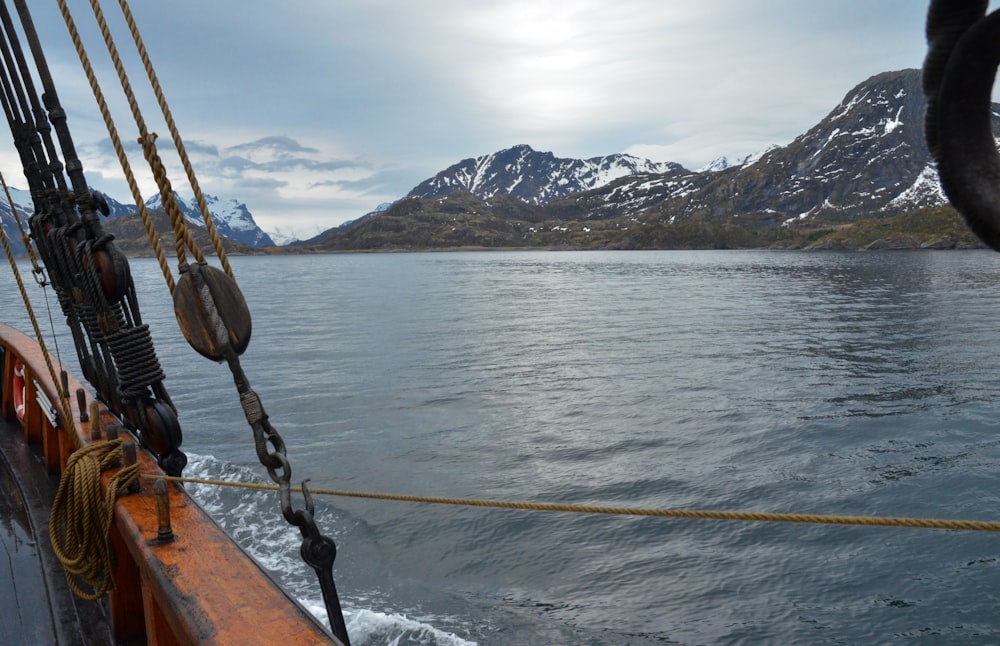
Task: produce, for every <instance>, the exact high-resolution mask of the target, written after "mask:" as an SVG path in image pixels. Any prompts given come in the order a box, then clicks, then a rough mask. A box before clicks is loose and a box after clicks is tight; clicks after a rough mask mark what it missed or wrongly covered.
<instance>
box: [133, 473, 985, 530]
mask: <svg viewBox="0 0 1000 646" xmlns="http://www.w3.org/2000/svg"><path fill="white" fill-rule="evenodd" d="M140 477H142V478H150V479H152V478H163V479H164V480H172V481H174V482H186V483H191V484H204V485H216V486H220V487H240V488H244V489H259V490H265V491H277V490H278V486H277V485H269V484H258V483H253V482H227V481H225V480H211V479H206V478H184V477H169V476H161V475H158V474H156V475H153V474H145V473H144V474H141V475H140ZM292 491H301V488H300V487H292ZM309 493H310V494H313V495H320V496H340V497H347V498H368V499H372V500H391V501H396V502H420V503H430V504H435V505H458V506H463V507H493V508H498V509H523V510H529V511H561V512H569V513H577V514H603V515H614V516H654V517H660V518H691V519H700V520H739V521H753V522H772V523H813V524H825V525H863V526H868V527H910V528H922V529H954V530H965V531H978V532H1000V521H983V520H950V519H937V518H903V517H893V516H836V515H823V514H780V513H771V512H757V511H711V510H699V509H646V508H642V507H614V506H606V505H568V504H562V503H543V502H517V501H505V500H476V499H470V498H441V497H437V496H410V495H405V494H391V493H368V492H358V491H341V490H337V489H313V488H312V487H310V488H309Z"/></svg>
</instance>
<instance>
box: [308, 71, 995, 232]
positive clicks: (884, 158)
mask: <svg viewBox="0 0 1000 646" xmlns="http://www.w3.org/2000/svg"><path fill="white" fill-rule="evenodd" d="M998 114H1000V106H998V109H996V110H994V125H995V127H996V128H997V129H998V130H1000V117H998V116H997V115H998ZM923 119H924V99H923V92H922V88H921V74H920V71H919V70H914V69H910V70H902V71H897V72H886V73H883V74H878V75H876V76H873V77H871V78H870V79H868V80H866V81H864V82H863V83H860V84H858V85H857V86H856V87H854V88H853V89H851V90H850V91H849V92H848V93H847V94H846V95H845V97H844V99H843V100H842V101H841V102H840V103H839V104H838V105H836V106H835V107H834V108H833V109H832V110H831V111H830V112H829V113H828V114H827V115H826V116H825V117H824V118H823V119H822V120H821V121H820V122H819V123H817V124H816V125H815V126H813V127H812V128H810V129H809V130H808V131H807V132H805V133H803V134H802V135H800V136H798V137H796V138H795V140H794V141H792V142H791V143H789V144H787V145H785V146H772V147H770V148H768V149H766V150H764V151H761V152H760V153H759V154H756V155H751V156H749V157H747V158H746V159H744V160H742V161H741V162H738V163H733V162H730V161H729V160H725V159H723V160H717V162H713V163H712V164H710V165H709V166H707V167H705V168H703V169H700V170H697V171H692V170H688V169H686V168H684V167H683V166H681V165H679V164H653V163H652V162H642V161H641V160H636V159H635V158H632V157H629V156H627V155H619V156H609V157H601V158H595V159H591V160H567V159H559V158H557V157H555V156H554V155H552V154H551V153H539V152H536V151H534V150H532V149H531V148H530V147H528V146H515V147H514V148H510V149H507V150H503V151H500V152H498V153H495V154H492V155H484V156H481V157H477V158H475V159H466V160H463V161H461V162H459V163H457V164H455V165H453V166H451V167H449V168H448V169H446V170H444V171H442V172H441V173H438V174H437V175H436V176H435V177H433V178H430V179H428V180H426V181H424V182H422V183H421V184H419V185H418V186H417V187H415V188H414V189H413V190H412V191H411V192H410V193H409V195H407V197H406V199H404V200H401V201H400V202H397V203H396V204H395V205H394V206H393V207H392V208H390V209H388V210H387V211H385V212H384V213H380V214H370V215H371V217H368V216H366V218H363V219H361V220H358V221H357V222H355V223H354V224H353V225H351V226H348V227H342V228H341V229H340V230H338V231H336V232H335V233H332V234H331V235H328V236H327V235H325V234H324V236H320V237H319V238H320V239H321V240H322V242H321V243H320V246H321V247H323V248H326V249H358V248H360V249H374V248H425V247H429V246H430V247H434V246H465V245H472V246H561V245H566V246H572V247H580V248H649V247H654V248H678V247H679V248H704V247H713V246H722V247H726V246H810V245H811V246H815V245H817V244H819V242H818V241H821V240H822V239H823V237H824V236H832V237H831V238H830V239H831V240H833V239H836V240H838V242H837V243H836V244H837V245H841V246H842V245H848V246H849V245H850V244H854V243H852V242H850V241H849V240H850V238H849V236H846V234H845V233H844V231H841V230H840V229H841V228H842V227H844V226H845V225H849V224H851V223H856V222H860V221H862V220H865V221H867V220H869V219H872V218H874V219H876V220H880V221H885V222H890V221H891V223H892V225H893V226H900V227H905V226H917V224H916V223H918V222H919V223H920V224H919V227H920V228H921V231H922V233H921V236H923V237H917V238H913V239H912V240H909V241H908V242H905V243H904V242H900V243H899V244H907V245H917V246H919V245H921V244H925V243H927V244H931V243H933V244H934V245H935V246H949V245H952V246H956V245H957V246H970V245H975V244H976V243H975V240H974V238H967V237H966V236H967V234H968V232H967V231H965V230H964V228H962V227H961V226H958V227H957V228H954V227H952V225H951V222H952V219H951V218H952V215H953V214H952V215H948V214H942V213H939V212H937V211H933V212H931V211H927V212H926V213H927V214H931V213H933V215H927V217H917V218H909V219H907V218H901V219H893V218H894V216H897V215H900V214H903V213H906V212H910V211H914V210H916V209H928V208H934V207H940V206H943V205H945V204H946V201H945V199H944V196H943V193H942V192H941V189H940V186H939V184H938V180H937V176H936V173H935V171H934V168H933V165H932V163H931V159H930V154H929V152H928V150H927V146H926V144H925V143H924V139H923ZM500 198H504V199H500ZM512 201H513V202H512ZM515 203H517V204H520V206H517V205H516V204H515ZM931 221H933V222H935V223H938V224H939V225H941V226H944V227H946V228H947V229H948V231H949V232H950V233H949V236H951V237H949V238H947V239H938V238H939V237H938V238H934V239H933V240H931V239H930V238H933V237H934V235H935V234H934V231H933V227H929V226H928V223H929V222H931ZM862 228H863V229H864V231H866V232H867V233H866V234H865V235H866V236H869V235H875V233H876V232H877V231H878V230H879V229H878V227H872V226H868V225H867V224H866V225H865V227H862ZM892 235H895V234H892ZM865 239H867V238H865ZM874 242H877V240H869V241H868V242H865V243H864V245H867V244H869V243H874ZM857 244H862V243H861V242H860V239H859V241H858V242H857Z"/></svg>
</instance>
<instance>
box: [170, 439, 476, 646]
mask: <svg viewBox="0 0 1000 646" xmlns="http://www.w3.org/2000/svg"><path fill="white" fill-rule="evenodd" d="M185 475H187V476H189V477H192V478H205V479H216V480H226V481H241V482H264V480H263V478H261V477H260V476H259V475H258V474H257V473H256V472H254V471H253V470H251V469H248V468H246V467H241V466H238V465H234V464H231V463H228V462H224V461H222V460H219V459H217V458H215V457H213V456H210V455H197V454H194V453H189V454H188V466H187V469H186V474H185ZM187 490H188V492H189V493H190V494H191V496H192V497H193V498H194V499H195V500H196V501H197V502H198V504H199V505H201V506H202V507H203V508H204V509H205V510H206V511H207V512H209V514H211V516H212V518H214V519H215V521H216V522H217V523H219V524H220V525H221V526H222V528H223V529H225V530H226V533H228V534H229V535H230V536H232V537H233V539H234V540H235V541H236V542H237V543H239V545H240V547H242V548H243V549H244V551H246V552H247V553H248V554H249V555H250V556H251V557H252V558H253V559H254V560H255V561H257V562H258V563H259V564H260V565H261V566H262V567H263V568H264V569H266V570H267V571H268V572H271V573H272V574H273V575H274V577H275V579H276V580H277V581H278V583H279V584H280V585H281V586H282V587H283V588H285V589H286V590H287V591H288V592H289V593H290V594H292V595H293V596H294V597H295V598H297V599H298V601H299V603H300V604H302V606H303V607H304V608H305V609H306V610H308V611H309V612H310V613H312V614H313V615H314V616H315V617H316V618H317V619H318V620H319V621H320V623H321V624H322V625H324V626H327V625H329V624H328V619H327V613H326V608H325V607H324V605H323V601H322V597H321V596H320V595H319V590H318V588H317V584H316V579H315V575H314V574H313V573H312V571H311V570H309V568H308V567H307V566H306V565H305V564H304V563H303V562H302V560H301V558H299V556H298V549H299V533H298V532H297V531H294V532H293V531H289V528H288V525H287V524H286V523H285V521H284V519H283V518H282V517H281V514H280V513H279V510H278V507H277V505H276V504H275V503H276V499H275V497H274V495H272V494H273V492H264V491H256V490H249V489H240V490H234V489H228V488H223V487H215V486H212V485H198V484H189V485H187ZM314 594H315V596H313V595H314ZM341 601H342V602H343V604H344V606H345V607H344V620H345V621H346V622H347V631H348V633H349V634H350V637H351V643H352V644H355V645H356V646H364V645H375V644H385V645H386V646H398V645H399V644H400V643H404V644H428V645H434V646H474V645H475V644H476V642H472V641H467V640H464V639H462V638H460V637H458V636H456V635H453V634H451V633H447V632H445V631H442V630H439V629H437V628H435V627H434V626H432V625H430V624H428V623H424V622H421V621H417V620H414V619H410V618H409V617H407V616H406V615H401V614H394V613H385V612H378V611H375V610H370V609H367V608H353V607H350V603H351V600H350V599H346V598H342V599H341ZM431 620H432V619H431Z"/></svg>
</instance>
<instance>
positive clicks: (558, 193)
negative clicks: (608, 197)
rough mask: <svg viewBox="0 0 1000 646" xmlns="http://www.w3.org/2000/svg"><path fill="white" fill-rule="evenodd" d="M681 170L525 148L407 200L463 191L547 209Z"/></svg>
mask: <svg viewBox="0 0 1000 646" xmlns="http://www.w3.org/2000/svg"><path fill="white" fill-rule="evenodd" d="M678 168H681V166H680V165H678V164H671V163H663V162H653V161H650V160H648V159H640V158H638V157H634V156H632V155H628V154H615V155H606V156H603V157H593V158H590V159H564V158H559V157H556V156H555V155H553V154H552V153H551V152H539V151H536V150H534V149H532V148H531V147H530V146H527V145H523V144H522V145H519V146H514V147H512V148H507V149H504V150H501V151H498V152H495V153H490V154H488V155H481V156H479V157H475V158H470V159H464V160H462V161H460V162H459V163H457V164H454V165H452V166H450V167H449V168H447V169H445V170H443V171H441V172H440V173H438V174H437V175H436V176H434V177H432V178H430V179H428V180H426V181H424V182H422V183H421V184H419V185H418V186H417V187H416V188H414V189H413V190H412V191H410V193H409V195H407V197H422V198H436V197H441V196H444V195H447V194H449V193H453V192H455V191H468V192H470V193H472V194H474V195H476V196H477V197H479V198H481V199H489V198H491V197H493V196H494V195H497V194H506V195H510V196H512V197H514V198H517V199H519V200H521V201H522V202H526V203H528V204H535V205H538V204H547V203H549V202H552V201H554V200H557V199H559V198H562V197H566V196H567V195H570V194H573V193H580V192H583V191H588V190H592V189H596V188H600V187H602V186H605V185H607V184H610V183H611V182H614V181H615V180H618V179H621V178H623V177H628V176H630V175H636V174H660V173H666V172H669V171H672V170H675V169H678Z"/></svg>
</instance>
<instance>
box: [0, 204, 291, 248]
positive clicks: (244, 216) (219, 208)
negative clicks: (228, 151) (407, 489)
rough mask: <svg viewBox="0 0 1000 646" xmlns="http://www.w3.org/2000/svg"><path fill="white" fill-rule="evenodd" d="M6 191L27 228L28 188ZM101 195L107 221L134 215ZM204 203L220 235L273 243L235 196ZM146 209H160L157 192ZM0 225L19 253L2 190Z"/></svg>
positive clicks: (196, 220) (194, 216) (192, 207)
mask: <svg viewBox="0 0 1000 646" xmlns="http://www.w3.org/2000/svg"><path fill="white" fill-rule="evenodd" d="M10 192H11V198H12V199H13V200H14V204H15V207H16V208H17V211H18V215H19V216H20V217H21V221H22V222H23V223H24V229H25V231H27V230H28V224H27V221H28V217H29V216H30V215H31V214H32V213H33V212H34V206H33V205H32V200H31V194H30V193H29V192H28V191H24V190H20V189H16V188H12V189H10ZM103 197H104V200H105V201H106V202H107V205H108V211H109V212H108V215H107V219H108V220H112V219H114V218H118V217H122V216H127V215H136V214H137V213H138V209H137V208H136V207H135V205H134V204H124V203H122V202H119V201H117V200H116V199H114V198H112V197H110V196H108V195H104V196H103ZM175 197H176V198H177V203H178V206H180V208H181V212H183V213H184V217H185V219H186V220H187V221H188V222H190V223H191V224H193V225H195V226H198V227H202V228H204V226H205V223H204V221H203V220H202V217H201V212H200V210H199V209H198V204H197V202H196V201H195V200H194V198H193V197H192V198H189V199H185V198H183V197H180V196H177V195H176V194H175ZM205 203H206V205H207V206H208V209H209V212H210V213H211V214H212V218H213V220H214V222H215V227H216V229H217V230H218V232H219V233H220V234H221V235H222V236H224V237H226V238H230V239H232V240H235V241H237V242H241V243H243V244H245V245H248V246H251V247H264V246H269V245H273V244H274V241H273V240H272V239H271V237H270V236H269V235H268V234H267V233H265V232H264V231H263V230H262V229H261V228H260V227H259V226H257V223H256V222H254V219H253V215H252V214H251V213H250V210H249V209H248V208H247V206H246V205H245V204H243V203H242V202H239V201H238V200H235V199H222V198H219V197H215V196H213V195H206V196H205ZM146 208H148V209H150V210H155V209H159V208H161V205H160V197H159V195H157V196H155V197H152V198H150V199H148V200H147V201H146ZM0 226H2V227H3V230H4V233H6V234H7V238H8V240H10V243H11V246H12V248H13V249H14V252H15V253H17V254H21V253H23V252H24V245H23V244H22V243H21V235H20V232H19V231H18V229H17V224H16V223H15V222H14V220H13V218H12V216H11V211H10V207H9V206H8V204H7V200H6V197H3V196H2V192H0Z"/></svg>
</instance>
